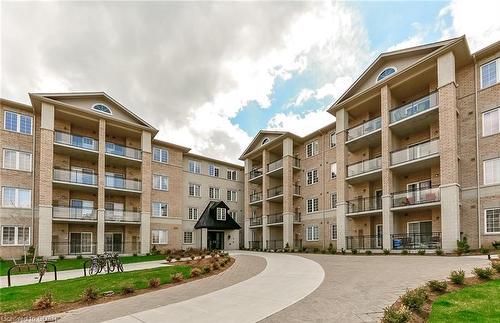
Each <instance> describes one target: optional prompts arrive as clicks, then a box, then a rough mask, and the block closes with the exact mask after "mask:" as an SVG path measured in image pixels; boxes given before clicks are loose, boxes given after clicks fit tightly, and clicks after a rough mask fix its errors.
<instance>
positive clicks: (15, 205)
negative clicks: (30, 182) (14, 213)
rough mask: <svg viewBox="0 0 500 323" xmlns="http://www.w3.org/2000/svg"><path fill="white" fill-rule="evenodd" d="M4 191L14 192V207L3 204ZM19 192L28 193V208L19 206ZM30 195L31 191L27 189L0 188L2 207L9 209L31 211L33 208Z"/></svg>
mask: <svg viewBox="0 0 500 323" xmlns="http://www.w3.org/2000/svg"><path fill="white" fill-rule="evenodd" d="M6 189H13V190H15V192H14V205H8V204H4V202H5V190H6ZM21 190H23V191H28V192H29V206H19V191H21ZM32 193H33V191H32V190H31V189H29V188H22V187H12V186H2V207H4V208H11V209H31V208H32V206H33V196H32Z"/></svg>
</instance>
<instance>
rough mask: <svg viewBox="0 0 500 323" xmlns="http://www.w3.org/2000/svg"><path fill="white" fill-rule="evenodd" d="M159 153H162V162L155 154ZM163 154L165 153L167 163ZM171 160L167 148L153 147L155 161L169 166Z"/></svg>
mask: <svg viewBox="0 0 500 323" xmlns="http://www.w3.org/2000/svg"><path fill="white" fill-rule="evenodd" d="M156 151H159V153H160V160H157V159H155V152H156ZM163 152H165V157H166V158H165V161H163ZM169 159H170V152H169V151H168V149H167V148H163V147H157V146H155V147H153V161H154V162H157V163H161V164H168V161H169Z"/></svg>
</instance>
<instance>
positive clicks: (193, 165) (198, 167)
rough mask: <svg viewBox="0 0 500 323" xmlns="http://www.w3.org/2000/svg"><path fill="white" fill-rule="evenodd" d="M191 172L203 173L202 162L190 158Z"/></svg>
mask: <svg viewBox="0 0 500 323" xmlns="http://www.w3.org/2000/svg"><path fill="white" fill-rule="evenodd" d="M189 172H190V173H195V174H199V173H201V164H200V163H199V162H197V161H194V160H190V161H189Z"/></svg>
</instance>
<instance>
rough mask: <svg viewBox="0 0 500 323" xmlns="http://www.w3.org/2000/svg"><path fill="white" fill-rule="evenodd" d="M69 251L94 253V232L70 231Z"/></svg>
mask: <svg viewBox="0 0 500 323" xmlns="http://www.w3.org/2000/svg"><path fill="white" fill-rule="evenodd" d="M69 253H70V254H84V253H87V254H88V253H92V232H70V234H69Z"/></svg>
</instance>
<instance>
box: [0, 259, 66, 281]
mask: <svg viewBox="0 0 500 323" xmlns="http://www.w3.org/2000/svg"><path fill="white" fill-rule="evenodd" d="M41 264H42V263H27V264H16V265H14V266H12V267H10V268H9V270H8V271H7V285H8V286H9V287H10V286H11V280H10V274H11V271H12V269H15V268H17V269H18V271H19V272H22V271H23V270H24V269H26V273H28V274H29V272H30V270H31V269H35V268H36V270H37V271H38V274H39V276H40V278H39V279H38V283H41V282H42V278H43V275H40V265H41ZM47 265H51V266H52V268H53V269H54V280H57V267H56V265H55V264H54V263H51V262H47Z"/></svg>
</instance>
